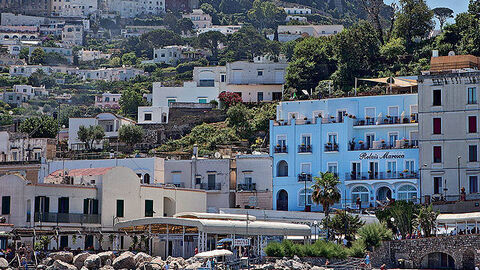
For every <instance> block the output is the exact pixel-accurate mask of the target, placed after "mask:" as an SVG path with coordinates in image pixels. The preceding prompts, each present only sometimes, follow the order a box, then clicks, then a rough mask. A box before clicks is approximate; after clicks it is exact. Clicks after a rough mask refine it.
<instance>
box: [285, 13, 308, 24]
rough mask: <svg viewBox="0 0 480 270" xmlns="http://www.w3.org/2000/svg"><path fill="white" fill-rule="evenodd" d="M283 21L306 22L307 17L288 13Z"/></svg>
mask: <svg viewBox="0 0 480 270" xmlns="http://www.w3.org/2000/svg"><path fill="white" fill-rule="evenodd" d="M285 21H286V22H289V21H298V22H307V17H303V16H292V15H288V16H287V17H286V18H285Z"/></svg>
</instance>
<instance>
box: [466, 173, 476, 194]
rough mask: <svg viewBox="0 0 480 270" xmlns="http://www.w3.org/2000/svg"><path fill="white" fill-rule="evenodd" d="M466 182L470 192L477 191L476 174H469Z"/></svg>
mask: <svg viewBox="0 0 480 270" xmlns="http://www.w3.org/2000/svg"><path fill="white" fill-rule="evenodd" d="M468 183H469V186H470V193H478V176H476V175H470V176H469V177H468Z"/></svg>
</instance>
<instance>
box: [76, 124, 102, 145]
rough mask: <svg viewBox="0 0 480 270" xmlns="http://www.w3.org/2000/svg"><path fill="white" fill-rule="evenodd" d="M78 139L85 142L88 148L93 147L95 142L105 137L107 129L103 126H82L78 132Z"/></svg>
mask: <svg viewBox="0 0 480 270" xmlns="http://www.w3.org/2000/svg"><path fill="white" fill-rule="evenodd" d="M77 137H78V139H79V140H80V141H81V142H83V143H85V148H86V149H89V150H91V149H93V143H94V142H97V143H99V142H100V141H101V140H103V138H104V137H105V130H104V129H103V127H102V126H98V125H97V126H88V127H85V126H80V127H79V128H78V132H77Z"/></svg>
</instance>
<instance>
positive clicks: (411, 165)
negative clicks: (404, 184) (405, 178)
mask: <svg viewBox="0 0 480 270" xmlns="http://www.w3.org/2000/svg"><path fill="white" fill-rule="evenodd" d="M405 170H407V171H409V172H413V171H415V161H414V160H406V161H405Z"/></svg>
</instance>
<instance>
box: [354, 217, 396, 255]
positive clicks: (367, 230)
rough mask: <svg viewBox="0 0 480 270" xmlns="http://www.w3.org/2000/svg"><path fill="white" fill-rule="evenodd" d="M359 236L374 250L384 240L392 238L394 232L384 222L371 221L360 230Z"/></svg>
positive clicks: (369, 248)
mask: <svg viewBox="0 0 480 270" xmlns="http://www.w3.org/2000/svg"><path fill="white" fill-rule="evenodd" d="M358 236H359V240H360V241H362V243H363V244H364V245H365V247H366V248H367V249H368V250H373V248H376V247H379V246H380V244H381V243H382V241H389V240H392V238H393V233H392V231H391V230H390V229H388V228H387V226H386V225H385V224H384V223H370V224H366V225H364V226H363V227H361V228H360V229H359V230H358ZM357 241H358V240H357Z"/></svg>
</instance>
